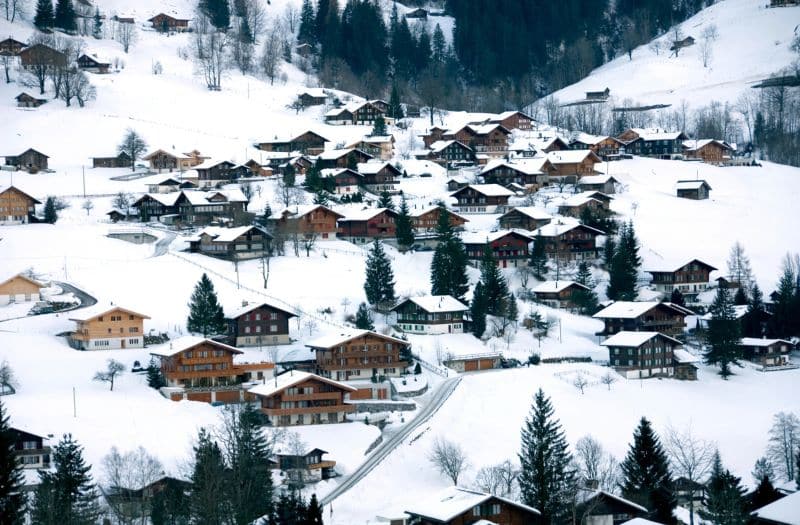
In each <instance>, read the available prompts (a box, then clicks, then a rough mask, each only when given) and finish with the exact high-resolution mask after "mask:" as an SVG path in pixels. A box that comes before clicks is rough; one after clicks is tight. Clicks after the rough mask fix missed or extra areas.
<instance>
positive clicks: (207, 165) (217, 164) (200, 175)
mask: <svg viewBox="0 0 800 525" xmlns="http://www.w3.org/2000/svg"><path fill="white" fill-rule="evenodd" d="M234 166H236V164H234V163H233V162H231V161H229V160H215V159H208V160H206V161H203V162H202V163H201V164H198V165H196V166H194V170H195V171H197V181H198V184H199V185H200V186H214V185H215V184H217V183H220V182H232V181H233V177H232V176H231V170H232V169H233V168H234Z"/></svg>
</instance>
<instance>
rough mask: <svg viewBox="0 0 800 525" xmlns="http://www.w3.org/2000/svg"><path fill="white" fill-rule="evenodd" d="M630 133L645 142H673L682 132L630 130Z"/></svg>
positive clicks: (654, 129)
mask: <svg viewBox="0 0 800 525" xmlns="http://www.w3.org/2000/svg"><path fill="white" fill-rule="evenodd" d="M632 131H633V132H635V133H636V134H637V135H639V138H641V139H643V140H645V141H648V142H649V141H651V140H675V139H677V138H678V137H680V136H681V135H683V132H682V131H667V130H665V129H659V128H632Z"/></svg>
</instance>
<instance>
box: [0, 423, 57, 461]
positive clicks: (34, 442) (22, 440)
mask: <svg viewBox="0 0 800 525" xmlns="http://www.w3.org/2000/svg"><path fill="white" fill-rule="evenodd" d="M8 432H9V437H10V438H11V439H12V440H13V443H14V448H13V454H14V456H15V457H16V458H17V461H18V462H19V464H20V465H22V468H24V469H49V468H50V452H51V450H50V447H49V446H47V445H45V441H47V440H48V438H47V437H45V436H39V435H36V434H33V433H32V432H27V431H25V430H20V429H18V428H14V427H11V428H9V429H8Z"/></svg>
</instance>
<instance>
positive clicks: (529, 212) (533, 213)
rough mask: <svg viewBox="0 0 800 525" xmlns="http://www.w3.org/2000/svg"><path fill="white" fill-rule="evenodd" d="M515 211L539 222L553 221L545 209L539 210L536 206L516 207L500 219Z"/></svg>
mask: <svg viewBox="0 0 800 525" xmlns="http://www.w3.org/2000/svg"><path fill="white" fill-rule="evenodd" d="M515 211H516V212H519V213H521V214H523V215H525V216H527V217H530V218H531V219H534V220H537V221H543V220H547V219H552V218H553V217H552V216H551V215H550V214H549V213H547V212H546V211H544V210H543V209H541V208H537V207H535V206H515V207H513V208H511V209H510V210H508V211H507V212H505V213H504V214H503V215H501V216H500V219H502V218H503V217H505V216H506V215H509V214H511V213H513V212H515Z"/></svg>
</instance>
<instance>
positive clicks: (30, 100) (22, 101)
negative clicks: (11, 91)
mask: <svg viewBox="0 0 800 525" xmlns="http://www.w3.org/2000/svg"><path fill="white" fill-rule="evenodd" d="M14 99H15V100H16V101H17V107H18V108H38V107H39V106H41V105H42V104H46V103H47V99H44V98H36V97H34V96H32V95H29V94H27V93H25V92H22V93H20V94H19V95H17V96H16V97H14Z"/></svg>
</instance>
